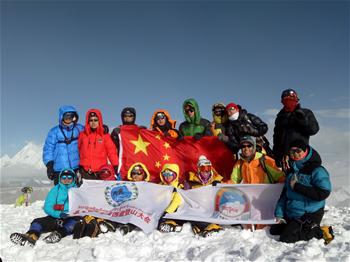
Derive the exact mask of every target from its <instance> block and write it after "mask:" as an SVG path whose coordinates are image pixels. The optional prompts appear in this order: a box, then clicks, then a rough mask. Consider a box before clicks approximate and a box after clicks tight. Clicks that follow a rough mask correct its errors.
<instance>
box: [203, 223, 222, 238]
mask: <svg viewBox="0 0 350 262" xmlns="http://www.w3.org/2000/svg"><path fill="white" fill-rule="evenodd" d="M222 229H223V228H222V227H221V226H219V225H217V224H210V225H208V226H207V227H206V228H204V230H203V232H202V234H201V235H202V237H209V236H211V235H213V234H214V233H217V232H219V231H221V230H222Z"/></svg>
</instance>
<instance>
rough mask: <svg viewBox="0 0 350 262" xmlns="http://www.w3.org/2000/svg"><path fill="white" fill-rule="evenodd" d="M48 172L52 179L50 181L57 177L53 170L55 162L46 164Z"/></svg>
mask: <svg viewBox="0 0 350 262" xmlns="http://www.w3.org/2000/svg"><path fill="white" fill-rule="evenodd" d="M46 168H47V170H46V172H47V177H48V178H49V179H50V180H53V179H54V177H55V173H54V170H53V161H49V162H48V163H47V164H46Z"/></svg>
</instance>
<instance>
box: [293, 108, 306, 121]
mask: <svg viewBox="0 0 350 262" xmlns="http://www.w3.org/2000/svg"><path fill="white" fill-rule="evenodd" d="M295 116H296V118H297V119H299V120H303V119H304V118H305V112H304V111H303V110H301V109H297V110H295Z"/></svg>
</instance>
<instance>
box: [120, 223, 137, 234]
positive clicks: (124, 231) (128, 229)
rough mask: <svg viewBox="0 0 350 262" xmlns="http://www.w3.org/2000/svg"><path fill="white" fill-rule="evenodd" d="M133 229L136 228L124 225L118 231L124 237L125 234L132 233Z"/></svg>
mask: <svg viewBox="0 0 350 262" xmlns="http://www.w3.org/2000/svg"><path fill="white" fill-rule="evenodd" d="M135 228H136V226H134V225H133V224H125V225H122V226H121V227H120V228H119V230H120V232H121V233H122V235H126V234H128V233H130V232H132V231H133V230H134V229H135Z"/></svg>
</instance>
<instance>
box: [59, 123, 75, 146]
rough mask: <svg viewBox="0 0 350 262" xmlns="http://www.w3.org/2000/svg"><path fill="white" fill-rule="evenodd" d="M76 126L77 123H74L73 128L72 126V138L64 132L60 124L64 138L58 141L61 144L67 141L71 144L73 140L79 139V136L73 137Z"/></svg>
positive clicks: (67, 143)
mask: <svg viewBox="0 0 350 262" xmlns="http://www.w3.org/2000/svg"><path fill="white" fill-rule="evenodd" d="M75 126H76V125H75V124H74V125H73V128H72V134H71V136H70V138H68V137H67V136H66V134H65V133H64V132H63V128H62V127H61V126H60V130H61V133H62V135H63V136H64V140H58V141H57V143H60V144H62V143H65V144H66V145H69V144H70V143H72V142H73V141H75V140H78V137H73V135H74V128H75Z"/></svg>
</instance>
